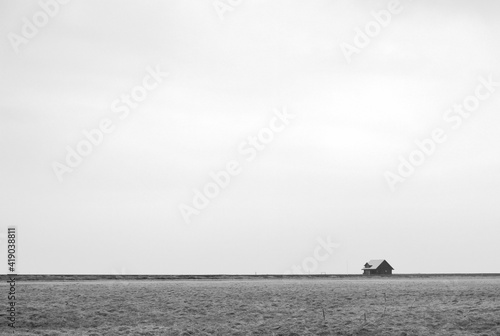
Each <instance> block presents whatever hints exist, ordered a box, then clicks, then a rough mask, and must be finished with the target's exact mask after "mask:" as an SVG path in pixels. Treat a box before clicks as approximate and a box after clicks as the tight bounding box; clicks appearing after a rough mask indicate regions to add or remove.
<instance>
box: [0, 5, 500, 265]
mask: <svg viewBox="0 0 500 336" xmlns="http://www.w3.org/2000/svg"><path fill="white" fill-rule="evenodd" d="M224 3H227V2H224ZM57 6H58V7H59V9H58V11H57V13H55V14H54V16H53V17H49V19H48V23H47V24H46V25H42V26H41V27H39V28H37V30H38V32H37V33H36V34H34V36H33V37H30V38H25V40H23V41H24V42H23V43H20V42H19V41H20V40H19V39H18V40H16V41H18V45H17V52H16V50H15V49H16V48H15V47H14V45H15V43H13V42H12V41H13V37H12V36H14V35H12V34H17V36H18V37H22V36H23V35H22V30H23V25H26V21H23V18H24V17H25V18H27V20H28V21H33V16H34V15H35V16H36V13H38V12H40V11H41V10H42V9H41V7H40V4H39V3H38V2H36V1H22V2H20V1H14V0H9V1H2V2H1V3H0V36H3V38H2V39H0V51H1V52H0V221H1V225H2V226H1V228H0V229H1V231H2V232H6V227H7V226H8V225H17V227H18V231H19V255H18V258H19V260H18V263H19V272H20V273H83V274H85V273H92V274H95V273H130V274H136V273H153V274H163V273H165V274H194V273H195V274H206V273H208V274H210V273H238V274H240V273H245V274H248V273H250V274H253V273H254V272H257V273H283V272H286V271H287V270H289V269H290V268H291V267H292V266H293V265H294V264H297V265H300V264H302V263H303V261H304V260H305V259H306V258H310V257H312V256H314V251H315V250H316V249H317V247H318V246H320V245H319V243H318V239H324V240H327V239H328V238H327V237H330V239H331V240H332V241H334V242H335V243H336V244H338V246H337V247H336V249H335V250H334V251H333V253H331V254H330V255H329V256H328V258H326V259H325V260H320V261H318V266H317V267H316V268H315V269H314V270H313V273H320V272H327V273H346V272H349V273H361V270H360V269H361V268H362V267H363V265H364V263H365V262H366V261H368V260H370V259H387V261H388V262H389V263H390V264H391V265H392V266H393V267H394V268H395V272H396V273H425V272H440V273H446V272H500V264H499V263H498V262H497V257H498V255H500V244H499V243H498V238H499V237H500V206H499V205H500V204H499V201H500V132H499V128H500V114H499V111H500V86H499V87H497V89H496V92H492V93H491V95H490V96H489V97H488V98H487V99H484V100H482V101H481V102H480V105H479V107H478V108H477V109H476V110H475V111H474V112H472V113H471V116H470V117H469V118H467V119H464V120H463V123H462V124H461V126H460V127H457V128H456V129H453V128H452V127H451V126H453V125H454V124H453V123H449V122H446V121H445V120H444V119H443V115H444V114H445V112H446V111H447V110H448V109H450V108H452V107H453V104H461V103H462V102H463V101H464V99H465V98H466V97H468V96H470V95H474V94H475V89H476V87H477V86H478V85H480V83H481V82H480V78H484V79H487V78H488V77H492V78H493V80H495V81H497V82H500V64H499V63H498V60H499V59H500V20H499V16H500V3H498V2H497V1H495V0H490V1H477V2H471V1H457V0H453V1H451V0H450V1H431V0H428V1H413V2H411V1H404V0H401V3H400V6H399V8H400V9H402V11H401V12H400V13H398V14H393V15H392V16H391V22H390V23H389V24H388V25H387V26H386V27H382V28H381V31H380V33H379V34H378V35H376V36H374V37H372V38H370V43H369V45H367V46H366V47H364V48H361V49H360V50H359V52H358V53H356V54H352V55H351V56H352V57H351V59H350V62H348V61H347V59H346V57H345V55H344V54H343V52H342V48H341V47H340V46H341V45H342V43H348V44H351V45H354V39H355V35H356V30H355V29H356V27H359V28H360V29H364V28H365V26H366V25H367V23H369V22H370V21H373V20H374V18H373V16H372V14H371V12H372V11H380V10H386V9H387V8H388V2H387V1H370V2H367V1H361V0H360V1H351V0H350V1H327V0H315V1H298V0H293V1H292V0H281V1H278V0H273V1H264V0H242V1H241V3H240V4H235V6H234V7H232V10H231V11H229V10H228V11H225V12H223V13H221V12H219V13H218V12H217V9H216V8H215V7H214V3H213V1H212V0H209V1H184V0H176V1H146V2H144V1H139V0H136V1H129V0H127V1H123V0H120V1H118V0H113V1H111V0H109V1H106V2H102V1H97V0H93V1H89V0H87V1H83V0H73V1H71V2H70V3H68V4H64V5H62V4H60V5H57ZM220 8H222V7H219V11H220ZM224 8H226V7H224ZM39 17H40V18H39V19H40V20H43V15H39ZM221 17H222V19H221ZM42 23H43V22H42ZM24 29H25V30H26V29H27V28H24ZM28 30H29V29H28ZM9 34H10V35H9ZM22 38H24V37H22ZM148 67H149V69H150V70H151V69H154V68H157V69H161V71H163V72H165V73H167V72H168V76H166V77H165V78H164V79H163V80H162V81H161V83H159V84H158V85H157V86H156V88H154V89H152V90H150V91H148V92H147V97H146V98H145V99H144V100H143V101H141V102H139V103H138V107H136V108H134V109H133V110H132V111H131V112H130V114H129V115H128V116H127V117H126V118H124V119H123V120H122V119H120V114H119V113H115V112H113V110H112V108H111V106H112V103H113V102H114V101H116V100H117V99H120V97H121V95H123V94H130V93H131V90H132V89H133V88H134V87H136V86H138V85H142V83H143V79H144V78H145V76H147V75H148V70H147V69H148ZM149 80H150V82H149V83H150V84H151V83H153V82H154V81H153V80H152V78H151V77H150V79H149ZM482 92H486V91H485V89H484V88H483V91H482ZM122 106H124V105H123V104H122ZM276 109H278V110H281V111H283V109H286V111H288V113H291V114H293V115H294V119H293V120H291V121H290V122H289V123H288V124H287V125H286V127H284V129H283V130H282V131H281V132H279V133H278V132H276V133H275V134H274V139H273V140H272V141H270V142H269V143H268V144H266V146H265V149H263V150H262V151H257V155H256V156H255V159H254V160H252V161H251V162H249V161H247V160H246V158H247V157H246V156H245V155H242V153H241V152H240V151H239V146H241V145H242V144H243V143H245V141H247V140H246V139H247V137H248V136H253V135H256V134H258V133H259V131H260V130H262V129H263V128H266V127H268V126H269V124H270V122H271V121H272V120H273V116H274V115H275V114H274V113H276V112H275V110H276ZM102 120H111V122H112V125H113V127H114V128H113V131H112V132H110V133H108V134H105V135H104V137H103V141H102V143H100V144H99V145H95V146H94V148H93V151H92V153H91V154H90V155H88V156H86V157H84V158H83V160H82V163H81V164H80V165H78V166H77V167H76V168H74V169H73V171H72V172H67V173H64V174H63V180H62V182H60V181H59V180H58V178H57V176H56V174H55V172H54V168H53V165H54V162H59V163H61V164H66V162H65V160H66V155H67V151H68V149H67V148H68V146H69V147H70V148H73V149H75V148H76V147H77V145H78V143H79V142H81V141H82V140H85V139H86V138H85V136H84V135H83V133H82V132H83V131H84V130H91V129H94V128H98V127H99V125H100V123H101V121H102ZM283 125H284V124H283ZM435 128H441V129H442V130H444V132H445V134H446V137H447V140H446V141H445V142H444V143H442V144H438V145H437V146H436V149H435V152H434V153H433V154H432V155H431V156H429V157H426V159H425V162H424V164H422V165H421V166H419V167H416V168H415V172H414V174H413V175H412V176H410V177H409V178H407V179H405V181H404V182H402V183H398V184H397V186H396V188H395V190H394V191H393V190H391V188H390V186H389V184H388V182H387V180H386V178H385V177H384V174H385V173H386V172H387V171H391V172H396V171H397V167H398V164H399V163H400V161H399V157H400V156H403V157H405V158H408V156H409V155H410V153H411V152H412V151H413V150H415V149H416V148H417V147H416V145H415V143H414V141H415V140H417V139H419V140H421V139H424V138H429V137H430V136H431V133H432V132H433V130H434V129H435ZM231 161H236V162H238V163H240V170H241V172H240V173H239V174H238V175H236V176H233V177H232V178H231V181H230V183H229V185H228V186H227V187H226V188H225V189H224V190H222V191H221V192H220V194H219V195H218V196H216V197H215V198H214V199H213V200H211V202H210V204H209V205H208V206H207V207H206V208H204V209H202V210H200V211H199V213H198V214H196V215H191V216H190V223H187V222H186V221H185V220H184V219H183V216H182V213H181V211H180V209H179V206H180V205H181V204H185V205H187V206H193V197H194V195H195V192H194V190H195V189H197V190H202V189H203V188H204V186H206V185H207V183H209V182H210V181H211V177H210V173H211V172H212V171H221V170H223V169H225V167H226V165H227V163H228V162H231ZM2 243H3V244H4V245H5V240H4V241H3V242H2ZM2 250H5V248H2ZM5 258H6V256H5Z"/></svg>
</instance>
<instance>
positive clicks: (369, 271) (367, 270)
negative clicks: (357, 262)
mask: <svg viewBox="0 0 500 336" xmlns="http://www.w3.org/2000/svg"><path fill="white" fill-rule="evenodd" d="M393 269H394V268H392V266H391V265H389V263H388V262H387V261H385V260H384V259H376V260H370V261H369V262H367V263H366V264H365V267H363V268H362V270H363V274H364V275H374V274H392V270H393Z"/></svg>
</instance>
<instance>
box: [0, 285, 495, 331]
mask: <svg viewBox="0 0 500 336" xmlns="http://www.w3.org/2000/svg"><path fill="white" fill-rule="evenodd" d="M0 290H3V292H5V290H6V287H5V282H4V284H2V285H1V286H0ZM17 291H18V316H17V324H18V326H17V328H16V333H15V334H16V335H95V336H98V335H276V336H277V335H500V277H489V278H486V277H485V278H481V277H450V278H442V277H441V278H395V277H393V278H370V279H365V278H363V279H361V278H357V279H284V280H258V279H257V280H209V281H207V280H184V281H182V280H175V281H141V280H136V281H113V280H105V281H68V282H62V281H59V282H19V283H18V284H17ZM0 314H1V315H2V323H1V326H0V334H2V335H7V334H10V332H9V330H8V329H7V323H6V320H5V316H4V315H5V306H4V307H3V308H2V312H1V313H0Z"/></svg>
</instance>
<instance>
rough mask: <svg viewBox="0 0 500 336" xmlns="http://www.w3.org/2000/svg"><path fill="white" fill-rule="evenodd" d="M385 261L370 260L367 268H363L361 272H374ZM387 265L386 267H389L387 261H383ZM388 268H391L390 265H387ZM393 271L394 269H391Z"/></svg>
mask: <svg viewBox="0 0 500 336" xmlns="http://www.w3.org/2000/svg"><path fill="white" fill-rule="evenodd" d="M384 261H385V259H373V260H370V261H369V262H368V265H369V267H363V268H362V270H374V269H377V268H379V266H380V265H382V263H383V262H384ZM385 262H386V263H387V265H389V263H388V262H387V261H385ZM389 267H390V268H392V266H391V265H389ZM392 269H394V268H392Z"/></svg>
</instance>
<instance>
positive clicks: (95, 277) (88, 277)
mask: <svg viewBox="0 0 500 336" xmlns="http://www.w3.org/2000/svg"><path fill="white" fill-rule="evenodd" d="M439 277H500V273H414V274H393V275H369V276H367V275H361V274H359V275H357V274H307V275H305V274H286V275H281V274H258V275H233V274H213V275H212V274H208V275H161V274H156V275H155V274H148V275H146V274H144V275H143V274H135V275H133V274H131V275H115V274H24V275H17V278H16V281H18V282H19V281H21V282H22V281H100V280H127V281H130V280H262V279H271V280H272V279H275V280H284V279H332V280H334V279H353V280H360V279H380V278H387V279H402V278H439ZM0 280H1V281H2V282H5V281H6V280H7V275H4V274H2V275H0Z"/></svg>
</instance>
